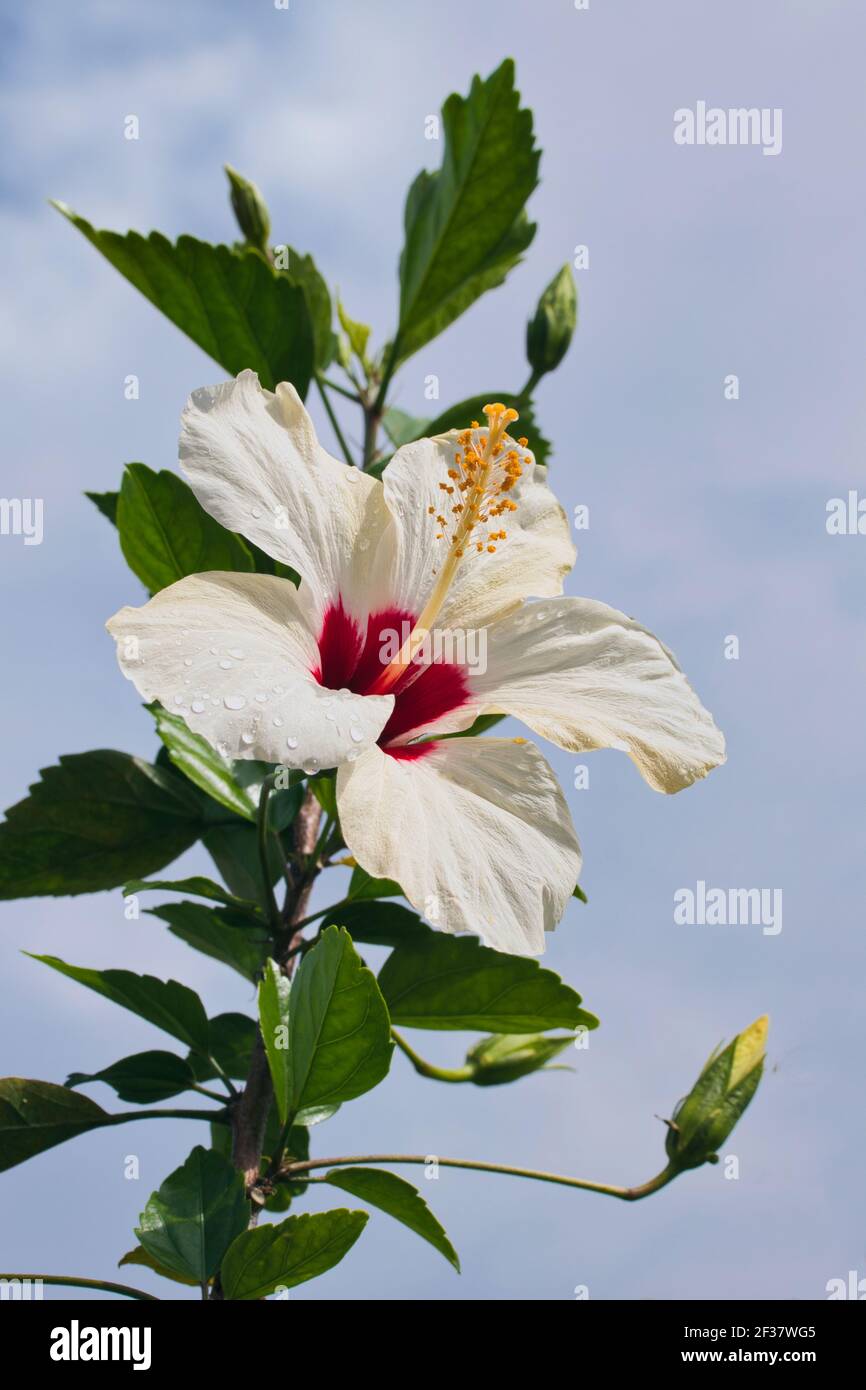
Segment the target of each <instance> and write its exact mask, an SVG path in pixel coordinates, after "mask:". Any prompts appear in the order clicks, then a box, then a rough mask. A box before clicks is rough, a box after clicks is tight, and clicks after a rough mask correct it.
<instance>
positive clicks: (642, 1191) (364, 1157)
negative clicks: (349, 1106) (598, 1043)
mask: <svg viewBox="0 0 866 1390" xmlns="http://www.w3.org/2000/svg"><path fill="white" fill-rule="evenodd" d="M431 1162H433V1163H437V1164H438V1165H439V1167H440V1168H467V1169H469V1170H470V1171H471V1172H475V1173H504V1174H505V1175H506V1176H507V1177H511V1178H534V1179H535V1181H536V1182H553V1183H558V1184H559V1186H560V1187H577V1188H580V1190H581V1191H583V1192H599V1193H601V1194H602V1195H603V1196H605V1197H618V1198H619V1199H620V1200H621V1201H623V1202H637V1201H639V1200H640V1199H641V1197H649V1196H650V1194H651V1193H653V1192H658V1191H660V1189H661V1188H663V1187H666V1186H667V1184H668V1183H669V1182H672V1181H673V1179H674V1178H675V1177H676V1176H677V1172H678V1170H677V1169H675V1168H672V1167H667V1168H664V1169H663V1170H662V1171H661V1172H660V1173H657V1174H656V1176H655V1177H654V1178H651V1179H650V1181H649V1182H645V1183H642V1184H641V1185H640V1186H639V1187H616V1186H614V1185H612V1184H611V1183H603V1182H590V1181H589V1180H588V1179H587V1178H570V1177H567V1176H566V1175H565V1174H564V1173H545V1172H543V1171H542V1170H540V1169H536V1168H514V1167H512V1166H511V1165H510V1164H506V1163H482V1162H480V1161H478V1160H476V1159H472V1158H440V1157H439V1155H438V1154H436V1155H430V1154H354V1155H352V1156H351V1157H343V1158H309V1159H305V1160H303V1161H301V1162H298V1163H289V1164H287V1165H286V1167H285V1168H283V1170H282V1172H281V1173H280V1174H279V1179H280V1181H286V1180H291V1179H294V1178H298V1177H300V1176H301V1175H302V1174H304V1173H311V1172H312V1171H313V1170H314V1169H316V1168H347V1167H350V1166H354V1165H355V1164H360V1165H365V1164H368V1163H414V1164H420V1165H421V1166H422V1167H424V1166H426V1165H427V1164H428V1163H431ZM311 1181H316V1179H311Z"/></svg>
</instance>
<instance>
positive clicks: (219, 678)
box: [107, 572, 394, 771]
mask: <svg viewBox="0 0 866 1390" xmlns="http://www.w3.org/2000/svg"><path fill="white" fill-rule="evenodd" d="M107 627H108V630H109V632H110V633H111V635H112V637H114V639H115V641H116V642H117V656H118V661H119V663H120V669H121V670H122V671H123V674H124V675H125V676H126V677H127V678H128V679H129V680H131V681H133V683H134V684H135V687H136V689H137V690H138V691H140V693H141V694H142V695H143V696H144V697H145V698H146V699H148V700H159V701H160V703H161V704H163V705H164V706H165V707H166V709H168V710H171V711H172V712H173V713H175V714H181V715H183V718H184V719H185V720H186V723H187V724H188V725H189V727H190V728H191V729H192V730H193V731H194V732H195V733H197V734H201V735H202V736H203V737H204V738H206V739H207V741H208V742H209V743H210V744H211V745H212V746H213V747H214V748H216V749H217V750H218V751H219V752H220V753H222V755H223V756H224V757H227V758H258V759H261V760H262V761H264V762H268V763H281V764H283V765H284V766H286V767H290V768H301V767H304V768H308V769H309V770H311V771H317V770H318V769H319V768H327V767H336V766H337V764H338V763H341V762H345V761H346V760H347V759H350V758H356V757H358V755H359V753H361V752H363V751H364V749H366V748H369V747H370V746H371V745H372V744H374V743H375V741H376V739H377V738H378V736H379V734H380V733H381V731H382V729H383V727H384V725H385V723H386V722H387V720H388V717H389V715H390V713H391V710H392V709H393V707H394V699H393V696H391V695H384V696H381V695H380V696H364V695H352V694H350V693H349V692H348V691H343V692H340V691H333V690H328V689H327V687H325V686H322V685H319V683H318V682H317V681H316V680H315V678H314V676H313V674H312V671H313V668H314V667H315V665H316V662H317V660H318V648H317V646H316V643H315V641H314V640H313V637H312V636H311V634H310V631H309V628H308V626H307V624H306V620H305V616H304V614H303V613H302V611H301V608H300V605H299V602H298V594H297V591H296V589H295V587H294V585H293V584H291V583H290V582H289V581H288V580H287V579H277V578H274V577H273V576H272V575H264V574H229V573H226V574H224V573H218V572H215V573H212V574H196V575H191V576H190V577H189V578H187V579H181V580H179V581H178V583H177V584H172V585H170V586H169V587H168V588H167V589H163V590H161V592H160V593H158V594H157V595H156V596H155V598H152V599H151V600H150V602H149V603H146V604H145V605H144V606H143V607H142V608H122V609H121V610H120V612H119V613H116V614H115V615H114V617H113V618H112V619H111V620H110V621H109V622H108V624H107Z"/></svg>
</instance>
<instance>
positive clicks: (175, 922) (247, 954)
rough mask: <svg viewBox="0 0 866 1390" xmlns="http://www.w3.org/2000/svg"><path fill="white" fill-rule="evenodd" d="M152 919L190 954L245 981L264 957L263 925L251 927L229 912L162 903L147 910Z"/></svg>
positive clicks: (255, 974)
mask: <svg viewBox="0 0 866 1390" xmlns="http://www.w3.org/2000/svg"><path fill="white" fill-rule="evenodd" d="M148 913H149V915H150V916H152V917H158V918H159V919H160V921H162V922H167V923H168V928H169V931H170V932H171V933H172V935H173V936H176V937H178V938H179V940H181V941H185V942H186V944H187V945H188V946H192V948H193V950H195V951H201V952H202V953H203V954H204V955H206V956H211V957H212V959H213V960H218V961H222V963H223V965H228V966H230V967H231V969H232V970H236V971H237V972H238V974H239V975H243V977H244V979H245V980H256V979H257V978H258V973H259V970H260V969H261V965H262V962H263V961H264V959H265V957H266V956H267V954H268V940H269V938H268V934H267V931H266V929H265V926H264V923H261V924H260V925H259V926H254V925H251V924H250V922H249V920H248V919H247V918H246V917H240V916H239V915H238V914H236V913H234V912H232V911H225V910H220V909H216V908H211V907H205V906H204V905H203V904H202V903H189V902H183V903H163V904H162V906H160V907H152V908H149V909H148Z"/></svg>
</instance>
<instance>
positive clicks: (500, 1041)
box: [466, 1033, 574, 1086]
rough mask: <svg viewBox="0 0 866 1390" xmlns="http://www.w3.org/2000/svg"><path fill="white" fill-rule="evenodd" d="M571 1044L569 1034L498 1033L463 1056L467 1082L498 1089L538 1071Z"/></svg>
mask: <svg viewBox="0 0 866 1390" xmlns="http://www.w3.org/2000/svg"><path fill="white" fill-rule="evenodd" d="M573 1042H574V1038H573V1037H572V1036H571V1034H568V1035H567V1036H566V1037H562V1036H559V1037H547V1036H545V1034H543V1033H533V1034H526V1035H521V1034H511V1033H501V1034H497V1035H496V1036H495V1037H492V1038H482V1039H481V1041H480V1042H477V1043H475V1045H474V1047H471V1048H470V1049H469V1051H468V1052H467V1054H466V1065H467V1067H469V1068H470V1069H471V1070H472V1073H473V1074H472V1076H471V1078H470V1079H471V1080H472V1081H473V1082H474V1083H475V1085H476V1086H501V1085H503V1083H504V1082H506V1081H517V1080H518V1078H519V1077H521V1076H527V1075H528V1074H529V1073H530V1072H532V1071H538V1070H540V1069H541V1068H542V1067H544V1065H545V1063H547V1062H549V1061H550V1060H551V1059H552V1058H553V1057H556V1056H557V1055H558V1054H559V1053H560V1052H562V1051H563V1050H564V1049H565V1048H566V1047H569V1046H570V1045H571V1044H572V1043H573Z"/></svg>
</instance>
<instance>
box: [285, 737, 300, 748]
mask: <svg viewBox="0 0 866 1390" xmlns="http://www.w3.org/2000/svg"><path fill="white" fill-rule="evenodd" d="M297 746H298V740H297V739H296V738H287V739H286V747H287V748H297Z"/></svg>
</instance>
